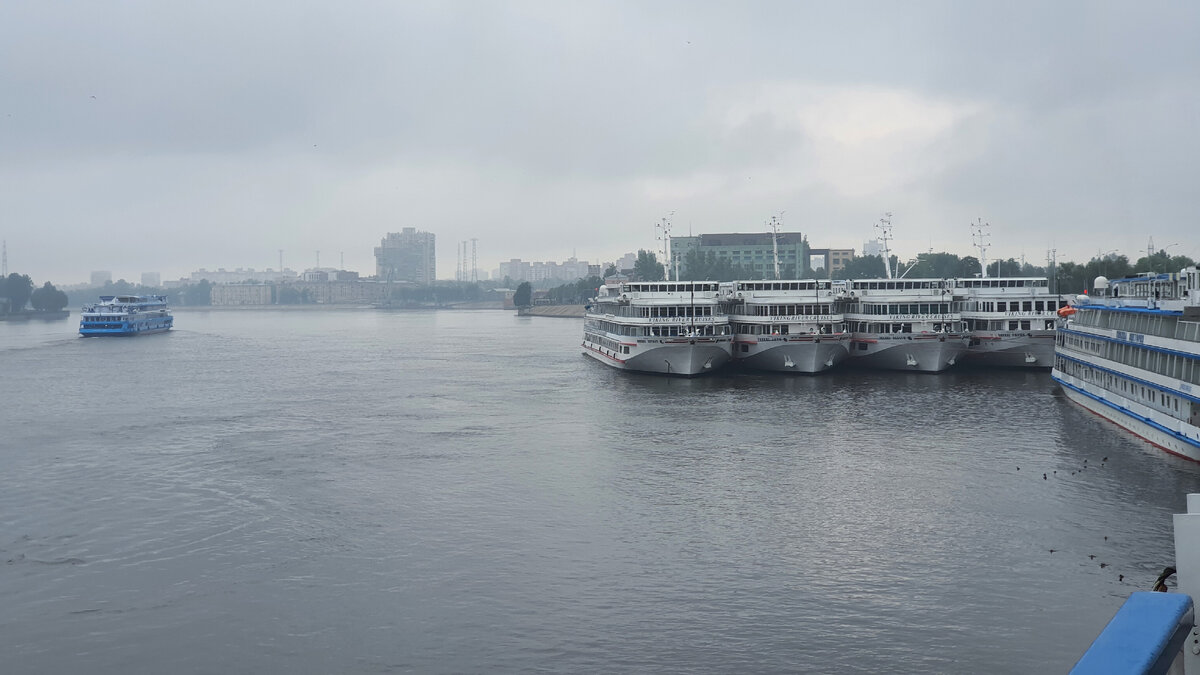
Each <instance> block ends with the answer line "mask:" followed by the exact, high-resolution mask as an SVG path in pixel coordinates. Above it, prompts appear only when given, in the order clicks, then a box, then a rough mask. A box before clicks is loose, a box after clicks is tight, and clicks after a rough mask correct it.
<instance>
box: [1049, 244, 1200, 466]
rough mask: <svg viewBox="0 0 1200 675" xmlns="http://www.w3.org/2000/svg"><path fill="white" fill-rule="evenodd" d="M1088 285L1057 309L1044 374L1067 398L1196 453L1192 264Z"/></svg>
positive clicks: (1196, 304)
mask: <svg viewBox="0 0 1200 675" xmlns="http://www.w3.org/2000/svg"><path fill="white" fill-rule="evenodd" d="M1093 286H1094V290H1095V293H1094V294H1092V295H1086V294H1085V295H1079V296H1076V298H1075V300H1074V301H1073V302H1072V304H1071V306H1070V307H1067V308H1064V309H1063V310H1061V311H1060V314H1061V315H1063V317H1064V318H1065V321H1063V322H1062V323H1061V324H1060V325H1059V327H1058V332H1057V336H1056V338H1055V342H1056V346H1055V352H1054V354H1055V361H1054V369H1053V370H1052V371H1051V377H1053V378H1054V380H1055V381H1057V382H1058V383H1059V385H1061V386H1062V390H1063V393H1064V394H1066V396H1067V398H1069V399H1071V400H1072V401H1074V402H1075V403H1078V404H1079V405H1082V406H1083V407H1085V408H1087V409H1088V410H1090V411H1092V412H1094V413H1096V414H1097V415H1100V416H1101V417H1104V418H1106V419H1108V420H1110V421H1112V422H1115V423H1116V424H1118V425H1120V426H1122V427H1124V428H1126V429H1128V430H1129V431H1131V432H1133V433H1134V434H1136V435H1138V436H1140V437H1142V438H1143V439H1145V440H1147V441H1149V442H1150V443H1152V444H1154V445H1156V446H1158V447H1159V448H1162V449H1163V450H1166V451H1167V452H1169V453H1171V454H1174V455H1179V456H1181V457H1185V458H1187V459H1190V460H1193V461H1200V271H1197V268H1196V267H1188V268H1185V269H1183V270H1181V271H1179V272H1177V273H1168V274H1143V275H1141V276H1137V277H1132V278H1127V279H1117V280H1114V281H1109V280H1108V279H1106V278H1105V277H1103V276H1100V277H1096V280H1095V282H1094V283H1093Z"/></svg>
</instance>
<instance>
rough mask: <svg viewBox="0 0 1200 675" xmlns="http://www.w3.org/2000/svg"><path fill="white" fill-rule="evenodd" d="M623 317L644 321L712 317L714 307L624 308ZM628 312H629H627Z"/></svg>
mask: <svg viewBox="0 0 1200 675" xmlns="http://www.w3.org/2000/svg"><path fill="white" fill-rule="evenodd" d="M621 309H622V311H621V316H631V317H639V318H642V319H661V318H667V319H669V318H674V317H684V318H687V317H691V316H712V315H713V308H712V305H668V306H665V307H622V308H621ZM626 310H628V311H626Z"/></svg>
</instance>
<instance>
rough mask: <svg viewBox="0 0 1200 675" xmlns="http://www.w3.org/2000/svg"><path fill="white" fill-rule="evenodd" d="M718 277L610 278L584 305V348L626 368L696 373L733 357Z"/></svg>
mask: <svg viewBox="0 0 1200 675" xmlns="http://www.w3.org/2000/svg"><path fill="white" fill-rule="evenodd" d="M719 298H720V289H719V284H718V283H717V282H715V281H650V282H617V281H614V282H609V283H606V284H605V285H604V286H601V287H600V288H599V289H597V294H596V297H595V298H593V299H592V301H591V303H589V304H588V305H587V307H586V308H585V310H584V329H583V353H584V354H586V355H588V356H590V357H592V358H594V359H596V360H597V361H600V362H601V363H604V364H607V365H609V366H612V367H614V368H619V369H622V370H634V371H641V372H646V373H661V374H665V375H682V376H685V377H691V376H695V375H702V374H706V373H712V372H715V371H717V370H719V369H720V368H721V367H722V366H724V365H725V364H726V363H728V362H729V360H730V358H731V355H732V343H733V334H732V331H731V329H730V325H729V317H728V316H726V315H725V314H724V313H723V312H722V311H721V305H720V302H719Z"/></svg>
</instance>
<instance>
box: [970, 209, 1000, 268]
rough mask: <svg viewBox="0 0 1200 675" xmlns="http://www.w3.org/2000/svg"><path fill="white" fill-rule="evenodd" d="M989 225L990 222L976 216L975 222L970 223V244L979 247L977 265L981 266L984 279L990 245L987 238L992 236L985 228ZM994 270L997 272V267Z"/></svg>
mask: <svg viewBox="0 0 1200 675" xmlns="http://www.w3.org/2000/svg"><path fill="white" fill-rule="evenodd" d="M991 226H992V225H991V223H985V222H983V219H982V218H976V219H975V222H974V223H973V224H972V225H971V245H972V246H974V247H975V248H977V249H979V266H980V267H982V268H983V278H984V279H986V278H987V275H988V270H987V267H988V265H987V250H988V247H990V246H991V244H990V243H988V241H987V239H988V237H990V236H992V233H991V232H988V231H987V228H990V227H991ZM996 271H997V272H999V271H1000V270H999V269H997V270H996Z"/></svg>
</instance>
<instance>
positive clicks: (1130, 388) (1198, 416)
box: [1054, 356, 1200, 425]
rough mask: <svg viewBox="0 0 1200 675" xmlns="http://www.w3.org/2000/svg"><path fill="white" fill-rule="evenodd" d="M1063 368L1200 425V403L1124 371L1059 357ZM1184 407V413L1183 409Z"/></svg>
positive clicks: (1069, 372)
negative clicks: (1119, 372) (1132, 377)
mask: <svg viewBox="0 0 1200 675" xmlns="http://www.w3.org/2000/svg"><path fill="white" fill-rule="evenodd" d="M1054 367H1055V368H1056V369H1058V371H1059V372H1062V373H1066V374H1067V375H1071V376H1073V377H1077V378H1079V379H1081V380H1083V381H1084V382H1089V383H1091V384H1096V385H1099V386H1101V387H1103V388H1104V389H1106V390H1108V391H1111V392H1114V393H1117V394H1121V395H1123V396H1125V397H1126V398H1135V399H1137V400H1138V402H1139V403H1141V404H1143V405H1147V406H1150V407H1152V408H1155V409H1156V410H1159V411H1161V412H1165V413H1167V414H1169V415H1171V416H1173V417H1175V418H1176V419H1183V418H1184V417H1187V418H1189V423H1190V424H1192V425H1200V405H1198V404H1195V403H1193V402H1192V401H1190V400H1188V399H1185V398H1182V397H1179V396H1174V395H1172V394H1169V393H1167V392H1165V391H1162V390H1161V389H1157V388H1155V387H1147V386H1146V385H1144V384H1140V383H1138V382H1132V381H1130V380H1128V379H1126V378H1124V377H1121V376H1120V375H1115V374H1113V373H1110V372H1108V371H1105V370H1101V369H1099V368H1092V367H1091V366H1088V365H1087V364H1084V363H1079V362H1078V361H1072V360H1070V359H1064V358H1063V357H1061V356H1060V357H1058V358H1057V359H1055V366H1054ZM1181 410H1182V413H1181V412H1180V411H1181Z"/></svg>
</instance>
